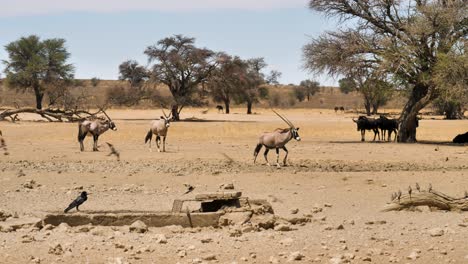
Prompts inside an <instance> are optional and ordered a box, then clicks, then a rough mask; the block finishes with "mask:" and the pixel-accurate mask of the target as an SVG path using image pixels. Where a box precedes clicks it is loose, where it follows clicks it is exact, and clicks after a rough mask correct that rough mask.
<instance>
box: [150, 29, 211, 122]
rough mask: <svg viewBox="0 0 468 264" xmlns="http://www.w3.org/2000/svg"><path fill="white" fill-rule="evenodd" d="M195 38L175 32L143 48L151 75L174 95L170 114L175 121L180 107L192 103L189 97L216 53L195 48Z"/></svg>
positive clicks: (209, 70)
mask: <svg viewBox="0 0 468 264" xmlns="http://www.w3.org/2000/svg"><path fill="white" fill-rule="evenodd" d="M194 43H195V39H194V38H189V37H185V36H182V35H175V36H172V37H168V38H165V39H162V40H160V41H158V43H157V44H156V45H154V46H150V47H148V48H147V49H146V50H145V54H146V55H147V56H148V58H149V61H150V62H151V63H154V64H153V66H152V72H151V75H152V76H151V77H152V79H153V80H155V81H156V82H160V83H163V84H165V85H167V86H168V87H169V90H170V91H171V93H172V96H173V97H174V104H173V105H172V116H173V118H174V119H175V120H179V114H180V111H181V110H182V108H183V107H184V106H186V105H189V104H194V103H195V102H194V98H193V97H192V96H193V95H194V93H195V92H196V91H197V88H198V86H199V85H200V84H202V83H203V82H205V81H206V79H207V77H208V76H209V74H210V73H211V72H212V71H213V70H214V69H215V67H216V65H217V60H216V59H217V56H216V54H215V53H214V52H213V51H211V50H209V49H205V48H197V47H195V45H194Z"/></svg>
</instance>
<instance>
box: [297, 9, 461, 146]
mask: <svg viewBox="0 0 468 264" xmlns="http://www.w3.org/2000/svg"><path fill="white" fill-rule="evenodd" d="M309 6H310V8H311V9H313V10H316V11H319V12H323V13H325V14H326V15H327V16H331V17H338V18H340V19H341V20H342V21H346V20H349V19H353V22H354V23H352V24H351V25H352V26H351V27H350V28H348V29H345V30H339V31H335V32H327V33H325V34H322V35H321V36H320V37H318V38H316V39H313V40H312V42H311V43H310V44H308V45H306V46H305V47H304V58H305V60H306V65H305V66H306V68H308V69H309V70H311V71H313V72H317V73H324V72H328V73H329V74H332V75H335V76H336V75H345V76H346V75H347V73H348V72H349V71H350V69H352V68H368V69H372V70H373V71H376V72H378V73H379V75H382V76H384V75H388V77H391V78H392V80H393V81H394V82H395V83H396V84H400V85H401V87H403V88H404V89H407V90H408V101H407V103H406V104H405V106H404V108H403V111H402V114H401V116H400V118H399V119H400V128H399V135H398V141H399V142H415V141H416V127H417V114H418V112H419V111H420V110H421V109H422V108H424V107H425V106H427V105H428V104H429V103H430V102H431V101H433V100H434V99H436V98H437V97H438V96H439V94H440V92H441V89H442V88H441V86H440V85H438V84H439V82H438V81H437V80H436V79H435V77H436V76H439V74H438V73H437V72H438V68H439V67H440V66H439V64H440V63H441V60H440V59H441V58H442V57H445V56H450V57H453V58H459V57H463V56H466V55H465V48H466V37H467V34H468V18H467V16H468V11H467V8H468V2H467V1H465V0H424V1H421V0H408V1H398V0H377V1H367V0H311V1H310V2H309ZM455 61H456V60H455V59H454V60H451V61H444V62H443V63H446V64H449V65H451V66H452V67H459V66H458V65H456V64H455ZM449 68H450V67H449ZM388 77H385V78H384V79H386V78H388ZM466 79H467V75H466V73H465V74H464V76H463V78H461V80H464V82H466ZM458 81H460V79H459V80H458ZM447 89H452V88H448V87H447Z"/></svg>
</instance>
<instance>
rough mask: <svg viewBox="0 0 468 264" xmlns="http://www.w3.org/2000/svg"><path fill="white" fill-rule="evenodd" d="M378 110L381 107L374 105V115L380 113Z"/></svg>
mask: <svg viewBox="0 0 468 264" xmlns="http://www.w3.org/2000/svg"><path fill="white" fill-rule="evenodd" d="M378 110H379V105H377V104H373V105H372V114H373V115H376V114H377V113H378Z"/></svg>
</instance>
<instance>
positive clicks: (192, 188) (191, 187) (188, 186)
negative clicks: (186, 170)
mask: <svg viewBox="0 0 468 264" xmlns="http://www.w3.org/2000/svg"><path fill="white" fill-rule="evenodd" d="M184 186H185V187H186V188H187V191H185V193H184V194H187V193H189V192H191V191H193V190H195V187H193V186H192V185H190V184H187V183H184Z"/></svg>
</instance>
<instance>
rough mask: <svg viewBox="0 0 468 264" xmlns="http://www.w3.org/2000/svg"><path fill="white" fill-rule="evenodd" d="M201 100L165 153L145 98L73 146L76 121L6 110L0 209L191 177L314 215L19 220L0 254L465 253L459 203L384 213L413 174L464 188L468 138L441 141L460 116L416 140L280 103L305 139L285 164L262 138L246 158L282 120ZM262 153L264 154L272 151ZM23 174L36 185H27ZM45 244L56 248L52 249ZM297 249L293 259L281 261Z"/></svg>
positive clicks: (157, 188)
mask: <svg viewBox="0 0 468 264" xmlns="http://www.w3.org/2000/svg"><path fill="white" fill-rule="evenodd" d="M200 111H201V110H200V109H187V110H184V112H183V115H182V117H183V118H191V117H193V120H194V121H192V122H178V123H173V124H172V126H171V128H170V131H169V135H168V139H167V146H166V148H167V152H166V153H158V152H157V151H154V152H149V151H148V147H147V146H146V145H144V137H145V135H146V132H147V131H148V129H149V122H150V120H151V119H152V118H154V117H159V116H160V112H159V111H156V110H155V111H143V110H128V111H125V110H114V111H109V115H110V116H112V117H113V119H114V121H115V122H116V125H117V128H118V130H117V131H116V132H113V131H108V132H106V133H105V134H104V135H103V136H102V137H101V138H100V150H101V151H100V152H92V151H91V150H92V139H91V138H87V139H86V140H85V148H86V151H85V152H80V151H79V144H78V142H77V140H76V136H77V124H67V123H63V124H60V123H54V124H50V123H45V122H29V121H23V122H20V123H14V124H13V123H6V122H3V123H1V124H0V129H1V130H2V131H3V135H4V138H5V140H6V143H7V146H8V152H9V154H10V155H3V154H2V153H0V154H2V155H1V156H0V183H1V184H0V194H1V196H0V197H1V199H0V209H2V210H3V211H5V212H10V213H12V214H15V213H16V216H17V217H18V219H22V218H25V217H29V216H35V217H42V216H43V215H44V214H45V213H47V212H59V211H62V210H63V209H64V208H65V207H66V206H67V205H68V203H70V201H71V200H73V199H74V198H75V197H76V196H77V195H78V194H79V192H81V189H83V190H86V191H89V192H91V195H90V197H89V200H88V201H87V202H86V203H85V204H84V205H82V206H81V207H80V209H81V210H82V212H83V213H86V211H87V210H88V211H91V210H155V211H161V210H170V209H171V206H172V201H173V200H174V199H176V198H181V197H185V196H183V193H184V191H185V187H184V185H183V184H184V183H189V184H191V185H193V186H195V190H194V191H193V193H190V194H187V195H186V196H187V197H191V196H193V195H195V194H196V193H201V192H206V191H216V190H217V189H218V187H219V185H220V184H223V183H233V184H234V185H235V187H236V189H237V190H239V191H242V192H243V194H244V196H248V197H250V198H258V199H267V200H268V201H269V202H270V203H271V204H272V206H273V209H274V210H275V213H276V214H277V215H278V216H280V217H285V218H287V217H291V216H292V213H293V212H292V210H293V209H299V211H298V213H297V215H299V216H302V215H304V214H305V215H309V216H311V218H312V222H311V223H308V224H306V225H304V226H294V228H293V229H296V230H293V231H288V232H283V231H274V230H263V231H258V232H245V233H243V234H242V235H241V236H239V237H233V236H231V233H230V228H227V227H225V228H219V229H214V228H194V229H190V228H186V229H182V228H177V227H164V228H150V229H149V232H147V233H144V234H135V233H130V232H129V231H128V227H126V226H124V227H94V228H91V229H90V230H86V229H84V230H83V229H81V228H79V227H68V228H67V227H63V226H62V227H60V228H54V229H51V230H45V229H42V230H40V229H37V228H21V229H18V230H16V231H13V232H7V231H4V232H0V263H202V262H203V263H210V262H218V263H286V262H288V261H293V262H298V263H301V262H304V263H311V262H316V263H346V262H351V263H368V262H373V263H390V262H395V263H397V262H398V263H468V243H467V237H468V227H467V226H468V214H467V213H459V212H440V211H438V212H431V211H429V210H427V209H423V210H422V211H420V212H418V211H401V212H381V209H382V208H383V207H384V206H385V205H386V204H387V203H388V202H390V195H391V193H392V192H395V191H397V190H399V189H401V190H402V191H403V192H404V193H405V192H406V190H407V188H408V186H409V185H412V186H413V189H414V184H415V183H416V182H418V183H419V184H420V185H421V186H422V188H423V189H427V186H428V185H429V184H432V186H433V188H434V189H435V190H437V191H440V192H443V193H446V194H449V195H452V196H455V197H461V196H463V193H464V191H465V190H468V147H467V146H456V145H452V144H450V143H448V142H450V141H451V140H452V138H453V137H454V136H455V135H456V134H459V133H462V132H463V133H464V132H466V131H467V130H468V121H466V120H463V121H444V120H430V119H424V120H421V122H420V128H419V129H418V139H419V141H420V143H419V144H397V143H393V142H392V143H388V142H385V143H384V142H374V143H373V142H369V141H366V142H364V143H362V142H360V133H359V132H357V131H356V127H355V124H354V123H353V122H352V121H351V117H352V115H351V114H345V115H341V114H338V115H336V114H335V113H334V112H332V111H323V110H321V111H319V110H301V109H297V110H285V111H281V112H282V113H284V114H285V115H286V116H287V117H288V118H289V119H291V121H292V122H293V123H294V124H295V125H296V126H297V127H300V130H299V133H300V136H301V137H302V141H301V142H296V141H291V142H290V143H289V144H288V145H287V147H288V149H289V151H290V155H289V164H290V166H288V167H283V168H280V169H277V168H276V167H268V166H266V165H265V164H264V163H265V162H264V160H263V155H262V154H263V150H262V152H261V154H260V155H259V157H258V162H257V164H255V165H254V164H253V162H252V160H253V159H252V154H253V149H254V147H255V144H256V143H257V137H258V134H259V133H260V132H263V131H270V130H273V129H275V128H277V127H284V126H285V124H284V123H282V121H281V120H279V118H278V117H276V116H275V115H274V114H272V113H271V112H269V110H258V112H259V113H258V114H255V115H250V116H247V115H244V114H240V113H241V112H243V111H244V109H234V111H233V112H235V113H236V112H237V113H239V114H235V113H234V114H231V115H221V114H217V113H215V112H214V111H211V112H209V113H208V114H206V115H202V114H201V113H200ZM366 139H367V140H370V139H371V136H370V135H367V138H366ZM105 142H110V143H113V144H114V145H115V146H116V148H117V149H118V150H119V151H120V152H121V160H120V161H117V160H116V158H115V157H112V156H111V157H109V156H107V154H108V148H107V145H106V144H105ZM154 150H156V149H155V148H154ZM283 155H284V153H283V152H281V157H283ZM269 158H270V161H271V162H273V161H275V154H274V151H270V155H269ZM30 180H34V182H35V183H34V184H32V186H31V187H32V188H26V187H25V186H24V184H25V183H27V182H29V181H30ZM317 208H320V209H321V210H322V211H321V212H317V211H319V210H317ZM0 223H1V222H0ZM340 225H342V227H343V228H341V227H340ZM338 227H340V228H338ZM434 229H441V230H442V231H441V232H440V230H438V232H439V233H438V234H435V233H437V232H435V231H434ZM161 234H163V235H164V236H165V239H166V240H167V242H166V243H164V241H162V242H161V239H160V238H161ZM434 235H435V236H434ZM205 238H211V240H210V239H205ZM56 243H59V244H60V246H61V248H62V251H60V250H58V251H57V250H56V251H54V250H51V249H53V248H54V247H55V246H56ZM297 251H298V252H300V254H301V255H303V256H304V257H303V258H302V259H301V260H292V259H291V253H292V252H297ZM55 253H57V254H55ZM213 255H214V256H213ZM213 257H214V258H215V259H216V260H210V259H212V258H213Z"/></svg>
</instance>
